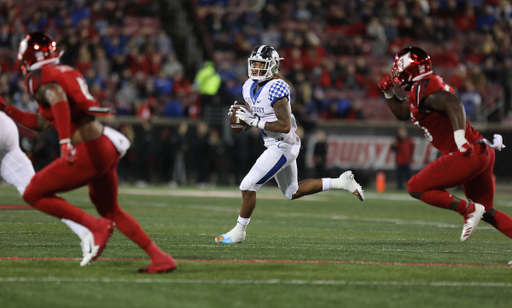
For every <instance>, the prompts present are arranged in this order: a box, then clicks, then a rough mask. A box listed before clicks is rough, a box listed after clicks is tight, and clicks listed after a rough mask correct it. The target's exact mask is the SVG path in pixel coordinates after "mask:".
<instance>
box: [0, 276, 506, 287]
mask: <svg viewBox="0 0 512 308" xmlns="http://www.w3.org/2000/svg"><path fill="white" fill-rule="evenodd" d="M0 282H43V283H66V282H74V283H141V284H144V283H161V284H165V283H167V284H184V283H186V284H254V285H280V284H281V285H358V286H426V287H456V288H459V287H503V288H512V283H508V282H479V281H471V282H458V281H433V282H418V281H379V280H373V281H352V280H280V279H267V280H231V279H230V280H208V279H149V278H147V279H110V278H99V279H98V278H64V277H63V278H57V277H47V278H32V277H0Z"/></svg>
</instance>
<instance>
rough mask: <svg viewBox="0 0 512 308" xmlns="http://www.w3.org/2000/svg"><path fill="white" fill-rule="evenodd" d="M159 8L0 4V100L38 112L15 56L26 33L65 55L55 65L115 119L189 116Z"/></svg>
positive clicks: (72, 1)
mask: <svg viewBox="0 0 512 308" xmlns="http://www.w3.org/2000/svg"><path fill="white" fill-rule="evenodd" d="M24 4H27V5H24ZM34 4H35V5H34ZM158 9H159V4H158V3H157V2H156V1H145V0H137V1H133V0H130V1H99V0H95V1H85V0H68V1H52V0H48V1H41V2H40V3H34V1H29V0H16V1H12V0H3V1H0V24H1V25H2V26H1V27H0V68H1V77H0V95H2V96H3V97H5V98H6V99H7V100H8V101H9V102H10V103H12V104H13V105H15V106H16V107H18V108H20V109H22V110H27V111H36V110H37V106H36V104H35V103H34V102H33V101H32V100H31V99H30V98H29V96H28V95H27V92H26V90H25V89H24V86H23V76H22V75H21V72H20V69H19V64H18V63H17V61H16V60H17V59H16V56H17V50H18V45H19V42H20V41H21V40H22V39H23V37H24V35H25V34H26V33H29V32H32V31H44V32H46V33H47V34H49V35H50V36H52V37H53V38H54V39H55V40H56V41H57V43H58V47H59V49H60V50H62V51H64V54H63V55H62V57H61V64H67V65H70V66H73V67H76V68H77V69H78V70H79V71H80V72H81V73H82V75H83V76H84V78H85V80H86V81H87V84H88V86H89V90H90V92H91V94H92V96H94V97H95V98H96V99H97V100H98V102H100V104H102V105H104V106H109V107H112V108H115V109H116V111H117V114H118V115H137V116H138V117H139V118H143V119H151V118H152V116H153V115H161V116H168V117H174V118H181V117H184V116H189V114H188V110H189V108H188V107H189V105H190V104H193V103H194V101H191V100H189V99H187V97H188V96H190V95H189V94H190V93H191V91H192V88H191V82H190V81H189V80H187V78H185V74H184V68H183V65H182V64H181V63H180V61H179V60H178V59H177V58H176V55H175V52H174V46H173V43H172V39H171V37H170V36H169V35H168V34H167V33H166V32H165V31H164V30H163V28H162V26H161V21H160V19H159V17H158V15H157V13H158ZM177 100H178V102H179V103H178V104H175V102H176V101H177ZM169 105H171V106H173V108H169V107H168V106H169ZM191 116H192V117H196V116H197V115H191Z"/></svg>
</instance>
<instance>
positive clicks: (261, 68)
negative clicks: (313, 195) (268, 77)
mask: <svg viewBox="0 0 512 308" xmlns="http://www.w3.org/2000/svg"><path fill="white" fill-rule="evenodd" d="M265 64H266V63H265V62H258V61H253V62H252V65H251V72H252V75H253V76H264V75H265V66H266V65H265Z"/></svg>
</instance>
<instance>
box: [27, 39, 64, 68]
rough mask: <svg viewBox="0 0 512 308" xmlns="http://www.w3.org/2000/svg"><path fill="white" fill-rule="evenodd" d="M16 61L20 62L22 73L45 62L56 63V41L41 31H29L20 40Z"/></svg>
mask: <svg viewBox="0 0 512 308" xmlns="http://www.w3.org/2000/svg"><path fill="white" fill-rule="evenodd" d="M18 61H20V62H21V69H22V71H23V73H24V74H26V73H27V71H33V70H36V69H39V68H41V67H42V66H43V65H46V64H58V63H59V61H60V54H59V52H58V51H57V43H56V42H55V41H54V40H53V38H51V37H50V36H49V35H47V34H45V33H43V32H32V33H29V34H27V35H26V36H25V38H24V39H23V40H21V42H20V47H19V49H18Z"/></svg>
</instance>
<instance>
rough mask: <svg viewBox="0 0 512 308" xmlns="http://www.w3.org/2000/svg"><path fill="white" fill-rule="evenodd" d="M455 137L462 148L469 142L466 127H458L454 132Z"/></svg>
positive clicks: (458, 145) (456, 142)
mask: <svg viewBox="0 0 512 308" xmlns="http://www.w3.org/2000/svg"><path fill="white" fill-rule="evenodd" d="M453 139H454V140H455V144H457V147H458V148H460V147H461V146H462V145H463V144H464V143H466V142H468V141H467V140H466V131H465V130H464V129H458V130H456V131H454V132H453Z"/></svg>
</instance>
